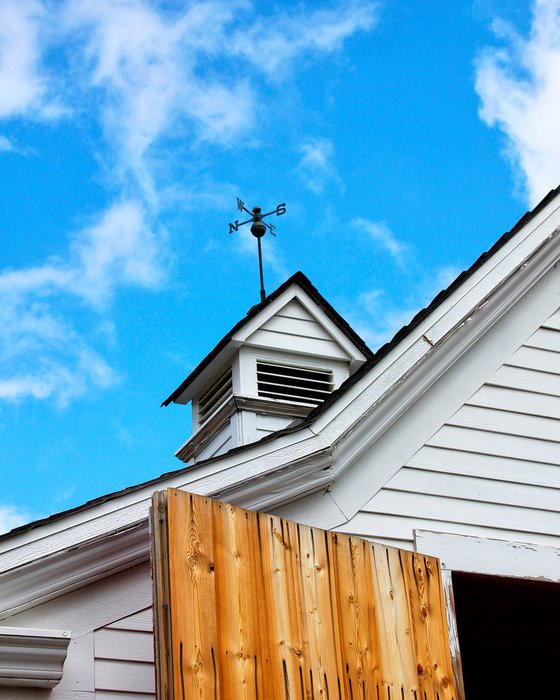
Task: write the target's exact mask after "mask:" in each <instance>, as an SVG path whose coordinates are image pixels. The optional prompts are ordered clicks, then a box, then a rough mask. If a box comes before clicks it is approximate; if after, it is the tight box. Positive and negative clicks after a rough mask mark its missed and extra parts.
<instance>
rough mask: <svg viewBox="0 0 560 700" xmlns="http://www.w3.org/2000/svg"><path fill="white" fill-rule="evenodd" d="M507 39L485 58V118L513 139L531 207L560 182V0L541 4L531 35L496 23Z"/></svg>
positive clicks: (481, 79)
mask: <svg viewBox="0 0 560 700" xmlns="http://www.w3.org/2000/svg"><path fill="white" fill-rule="evenodd" d="M493 28H494V31H495V34H496V36H497V37H498V38H499V39H502V40H503V45H502V46H501V47H500V48H489V49H487V50H486V51H485V52H484V53H483V54H482V56H481V57H480V58H479V60H478V63H477V68H476V89H477V92H478V94H479V96H480V98H481V100H482V106H481V109H480V116H481V118H482V119H483V120H484V121H485V122H486V124H488V125H489V126H497V127H498V128H499V129H500V130H501V131H502V132H503V133H504V134H505V136H506V137H507V153H508V156H509V157H510V159H511V160H512V162H513V164H514V167H515V168H516V169H517V170H518V172H519V171H520V175H521V179H522V180H523V184H524V188H525V190H526V192H527V197H528V200H529V202H530V204H531V205H534V204H536V203H537V202H538V201H539V200H540V199H541V198H542V197H543V196H544V195H545V194H546V193H547V192H548V191H549V190H550V189H552V188H553V187H556V186H557V185H558V184H560V118H559V116H558V115H559V114H560V0H535V2H534V5H533V16H532V24H531V31H530V33H529V36H527V37H522V36H519V35H518V34H516V33H515V31H514V30H513V28H511V27H509V26H507V25H505V24H504V23H498V22H496V23H495V24H494V27H493Z"/></svg>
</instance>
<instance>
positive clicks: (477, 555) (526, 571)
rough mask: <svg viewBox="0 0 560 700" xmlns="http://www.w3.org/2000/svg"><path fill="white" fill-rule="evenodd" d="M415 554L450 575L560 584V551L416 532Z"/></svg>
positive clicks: (518, 543)
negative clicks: (434, 561) (429, 557)
mask: <svg viewBox="0 0 560 700" xmlns="http://www.w3.org/2000/svg"><path fill="white" fill-rule="evenodd" d="M414 543H415V550H416V551H417V552H421V553H422V554H429V555H432V556H434V557H438V558H439V559H440V560H441V564H442V566H443V567H445V568H446V569H450V570H451V571H462V572H465V573H473V574H487V575H489V576H511V577H514V578H527V579H538V580H539V581H553V582H554V583H560V549H558V548H557V547H549V546H545V545H537V544H528V543H527V542H509V541H505V540H497V539H491V538H485V537H472V536H468V535H451V534H449V533H446V532H430V531H428V530H415V531H414Z"/></svg>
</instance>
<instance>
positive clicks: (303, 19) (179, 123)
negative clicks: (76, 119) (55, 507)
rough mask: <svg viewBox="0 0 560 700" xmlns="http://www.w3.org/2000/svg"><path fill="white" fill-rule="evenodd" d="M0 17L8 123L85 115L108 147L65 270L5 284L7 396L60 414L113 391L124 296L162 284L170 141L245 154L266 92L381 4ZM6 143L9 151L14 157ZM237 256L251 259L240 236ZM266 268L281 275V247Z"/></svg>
mask: <svg viewBox="0 0 560 700" xmlns="http://www.w3.org/2000/svg"><path fill="white" fill-rule="evenodd" d="M1 13H2V22H1V23H0V119H4V120H14V119H16V118H20V117H24V118H26V119H35V120H51V121H52V120H54V119H55V118H58V119H64V118H68V117H69V116H70V115H79V114H87V115H88V118H91V119H93V120H94V123H96V124H97V125H99V126H100V129H101V133H102V135H103V139H104V141H103V142H100V143H99V144H97V147H98V148H99V150H100V151H101V150H102V151H103V162H104V164H105V167H106V171H105V172H104V175H105V177H106V178H107V184H108V191H109V193H110V194H108V204H107V205H106V208H105V210H104V211H100V212H99V213H98V215H97V217H96V221H94V222H93V223H92V224H90V225H87V226H84V227H83V228H82V229H81V230H79V231H77V232H73V233H71V234H70V235H68V248H67V249H66V250H65V251H61V252H60V254H59V255H58V256H57V257H56V258H51V259H48V260H46V261H44V263H43V264H40V265H37V266H34V267H23V268H20V269H17V270H4V271H0V295H1V297H2V303H1V304H0V323H2V328H1V329H0V341H1V343H2V348H1V349H0V354H1V359H2V371H1V374H0V398H4V399H6V400H12V401H14V400H20V399H23V398H25V397H34V398H37V399H41V398H47V397H51V398H53V399H54V400H55V401H57V402H58V403H59V404H65V403H67V402H68V401H70V400H71V399H72V398H74V397H75V396H79V395H82V394H84V393H85V392H87V391H88V390H89V389H90V388H91V387H95V386H97V387H105V386H110V385H111V384H113V383H115V382H116V381H118V372H117V371H116V370H115V369H113V368H112V367H111V366H110V364H109V362H108V361H107V360H106V358H105V356H104V355H105V353H104V351H103V347H102V346H101V345H100V343H99V341H98V340H97V335H98V333H97V330H98V328H99V327H100V326H103V325H107V324H108V323H110V319H111V300H112V298H113V297H114V295H115V294H116V293H117V292H118V291H119V290H120V289H122V288H123V287H127V286H141V287H145V288H157V287H158V286H160V285H161V284H162V283H163V282H164V280H165V273H164V270H165V267H166V265H165V261H166V259H168V258H169V257H170V251H169V246H168V237H167V232H166V230H165V228H164V227H163V226H161V225H160V224H158V221H159V220H160V215H161V214H162V212H164V211H165V210H166V208H168V207H169V206H170V202H173V198H174V196H175V194H174V192H175V189H174V188H175V183H174V182H173V178H172V176H170V173H172V172H173V169H174V166H175V165H176V163H174V161H173V154H172V153H170V150H169V148H167V149H166V146H168V144H169V139H170V138H174V137H176V136H177V134H178V133H180V134H181V139H182V144H183V154H184V153H185V152H188V150H189V148H192V149H195V148H197V147H199V146H200V145H201V144H211V145H213V146H214V147H218V148H223V147H227V148H233V147H235V145H236V143H237V141H238V140H239V138H240V136H242V135H244V134H246V133H247V132H248V131H249V130H251V129H253V128H254V127H255V125H256V120H258V118H259V110H258V109H256V104H257V97H258V95H259V93H260V91H261V90H262V88H263V85H265V84H268V85H274V84H275V83H277V82H278V81H282V80H286V79H287V77H288V76H289V75H290V74H291V73H292V71H295V70H296V69H297V70H299V68H300V61H299V59H300V58H301V57H303V56H306V57H313V58H314V59H317V58H319V57H320V56H322V55H325V54H332V53H333V52H336V51H339V50H340V49H341V48H342V47H343V45H344V42H345V41H346V40H347V39H348V38H349V37H350V36H352V35H353V34H355V33H356V32H358V31H365V30H368V29H370V28H371V27H373V26H374V25H375V23H376V21H377V5H376V4H375V3H368V2H359V3H358V2H347V1H345V2H340V3H339V4H335V5H331V6H330V7H329V9H311V8H309V7H308V8H306V7H305V6H300V9H299V10H298V13H297V14H293V13H291V12H290V11H288V10H284V9H280V10H277V11H275V13H274V14H273V15H271V16H268V17H265V16H263V15H261V14H259V13H258V7H257V6H255V5H253V4H252V3H251V2H249V1H248V0H227V1H226V0H207V1H204V0H201V1H199V2H190V3H185V4H182V5H179V6H178V7H175V8H171V7H170V4H169V3H166V2H165V1H164V0H161V1H158V0H107V1H106V2H99V0H61V2H49V1H48V0H4V1H3V3H2V7H1ZM53 54H56V71H54V69H53V68H52V66H53V63H52V61H51V59H52V55H53ZM272 89H274V88H272ZM53 123H54V122H53ZM8 133H9V132H8ZM0 138H1V140H0V151H4V152H7V151H10V150H14V144H13V142H12V141H10V139H9V138H8V137H4V136H3V137H0ZM313 147H314V148H315V150H314V151H313V148H312V143H311V141H310V142H309V143H308V150H307V152H306V153H304V158H306V159H307V166H306V167H307V168H308V172H309V173H311V172H312V171H313V172H314V176H315V182H316V183H318V182H319V181H320V178H321V177H322V178H323V179H324V178H332V177H335V175H336V171H335V170H334V169H333V168H332V164H331V160H332V153H328V142H322V143H320V142H319V141H317V142H315V144H314V146H313ZM321 148H322V149H323V151H322V153H323V157H324V159H323V161H321ZM325 148H326V150H325ZM193 168H194V171H195V172H198V171H196V166H195V165H193ZM162 173H164V175H162ZM195 180H196V182H199V181H200V178H199V179H196V178H195ZM182 186H183V185H182ZM193 187H195V188H196V186H194V185H193ZM214 189H216V188H214ZM115 192H116V193H117V194H116V196H115V194H114V193H115ZM250 238H251V237H250ZM251 240H253V239H252V238H251ZM253 243H254V240H253ZM240 245H241V247H242V249H243V250H244V251H248V250H249V248H251V250H253V251H254V247H253V246H252V245H250V241H249V240H245V238H240ZM265 257H266V259H267V261H268V262H269V264H270V265H271V266H274V268H275V269H277V270H282V271H283V267H282V263H281V261H280V260H279V258H278V256H276V255H275V254H274V248H273V246H272V245H269V246H265ZM77 319H78V320H77Z"/></svg>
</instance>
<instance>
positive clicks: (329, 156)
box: [297, 138, 341, 194]
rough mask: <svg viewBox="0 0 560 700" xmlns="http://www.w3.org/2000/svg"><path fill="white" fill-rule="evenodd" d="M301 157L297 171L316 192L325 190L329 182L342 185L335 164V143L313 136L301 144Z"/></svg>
mask: <svg viewBox="0 0 560 700" xmlns="http://www.w3.org/2000/svg"><path fill="white" fill-rule="evenodd" d="M300 153H301V158H300V161H299V163H298V166H297V171H298V173H299V175H300V176H301V177H302V179H303V181H304V182H305V184H306V185H307V187H309V189H310V190H311V191H312V192H314V193H315V194H320V193H321V192H323V190H324V189H325V187H326V186H327V185H328V184H329V182H335V183H338V184H339V185H341V180H340V175H339V174H338V171H337V169H336V167H335V166H334V164H333V158H334V145H333V143H332V141H330V140H329V139H325V138H312V139H309V140H307V141H305V142H304V143H302V144H301V146H300Z"/></svg>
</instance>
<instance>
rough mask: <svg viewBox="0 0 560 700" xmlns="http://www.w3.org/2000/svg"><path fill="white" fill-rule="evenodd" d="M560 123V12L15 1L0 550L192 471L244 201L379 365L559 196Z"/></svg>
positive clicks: (3, 218)
mask: <svg viewBox="0 0 560 700" xmlns="http://www.w3.org/2000/svg"><path fill="white" fill-rule="evenodd" d="M559 107H560V1H559V0H537V1H535V2H525V1H523V0H501V1H500V2H498V0H457V1H456V2H455V1H454V2H437V3H436V2H433V1H432V0H385V1H383V0H380V1H379V2H368V1H366V0H363V1H362V2H352V1H351V0H348V1H341V0H332V1H331V0H328V1H323V0H320V1H316V2H313V3H311V2H291V1H285V2H282V3H273V2H258V1H255V2H250V1H249V0H242V1H239V2H237V1H236V0H212V1H210V2H203V1H198V2H197V1H192V2H179V1H178V0H176V1H174V0H159V1H157V0H56V1H54V0H53V1H49V0H0V204H1V206H0V239H1V241H2V247H1V251H2V254H1V258H0V296H1V304H0V479H1V483H0V492H1V493H2V497H1V499H0V529H4V530H5V529H9V528H10V527H14V526H16V525H18V524H21V523H23V522H25V521H28V520H30V519H35V518H38V517H43V516H45V515H49V514H51V513H54V512H58V511H61V510H65V509H67V508H71V507H73V506H76V505H79V504H80V503H83V502H84V501H86V500H88V499H91V498H95V497H97V496H100V495H102V494H104V493H107V492H110V491H114V490H117V489H121V488H124V487H126V486H130V485H132V484H135V483H138V482H141V481H145V480H147V479H150V478H153V477H156V476H158V475H159V474H161V473H164V472H167V471H170V470H173V469H176V468H178V467H180V466H181V464H180V462H178V461H177V460H176V459H175V458H174V457H173V453H174V451H175V449H176V448H177V447H179V446H180V445H181V444H182V442H184V440H185V439H186V438H187V437H188V435H189V432H190V415H189V412H188V409H185V408H184V407H180V406H170V407H168V408H165V409H164V408H160V403H161V401H162V400H163V399H165V398H166V397H167V396H168V395H169V394H170V393H171V391H172V390H173V389H174V388H175V387H176V386H177V385H178V384H179V383H180V382H181V381H182V380H183V379H184V377H185V376H186V375H187V374H188V373H189V372H190V371H191V370H192V369H193V368H194V367H195V366H196V365H197V363H198V362H199V361H200V360H201V359H202V358H203V357H204V356H205V355H206V353H207V352H208V351H209V350H210V349H211V348H212V347H213V345H214V344H216V343H217V342H218V340H219V339H220V338H221V337H222V336H223V335H224V333H225V332H227V330H229V328H230V327H231V326H232V325H233V324H234V323H235V322H237V321H238V320H239V319H240V318H241V317H242V316H243V315H244V314H245V313H246V311H247V310H248V309H249V307H251V306H252V305H253V304H255V303H256V302H258V290H259V284H258V269H257V262H256V250H255V245H254V239H252V238H251V237H250V235H249V233H248V232H247V231H245V232H244V233H242V234H233V235H228V222H229V221H232V220H234V219H235V218H236V206H235V197H236V196H240V197H241V198H242V199H243V200H244V201H245V202H247V204H248V205H249V206H254V205H257V204H258V205H261V206H263V207H266V208H271V209H272V208H274V207H275V206H276V204H278V203H280V202H286V203H287V207H288V212H287V214H286V215H285V216H283V217H282V218H279V219H277V221H276V222H275V223H276V224H277V225H278V228H277V233H278V235H277V237H276V238H271V237H270V236H267V237H265V239H264V248H265V282H266V288H267V290H268V291H271V290H272V289H274V288H276V287H277V286H278V285H279V284H280V283H281V282H282V281H284V279H286V277H287V276H289V275H290V274H292V273H293V272H295V271H296V270H298V269H299V270H302V271H303V272H304V273H305V274H306V275H307V276H308V277H309V278H310V279H311V280H312V282H313V283H314V284H315V285H316V286H317V287H318V289H319V290H320V291H321V293H322V294H323V295H324V296H325V297H326V298H327V299H328V300H329V301H330V302H331V303H332V304H333V305H334V306H335V308H336V309H337V310H338V311H339V312H340V313H341V314H342V315H343V316H345V317H346V318H347V320H348V321H349V322H350V323H351V324H352V325H353V326H354V327H355V328H356V330H357V331H358V332H359V333H360V334H361V335H362V336H363V337H364V338H365V339H366V340H367V341H368V342H369V343H370V344H371V346H372V347H373V348H375V347H376V346H378V345H379V344H380V343H382V342H383V341H385V340H387V339H388V338H389V337H390V336H391V335H392V334H393V333H394V332H395V331H396V330H397V329H398V328H399V327H400V326H401V325H403V324H404V323H406V322H407V321H408V320H409V319H410V318H411V317H412V315H413V314H414V313H415V312H416V311H417V310H418V309H419V308H421V307H422V306H424V305H425V304H426V303H427V302H428V301H429V300H430V299H431V297H433V296H434V295H435V294H436V293H437V292H438V291H439V290H440V289H441V288H443V287H445V286H446V285H447V284H448V283H449V282H450V281H451V279H452V278H453V277H454V276H456V274H458V272H459V271H460V270H462V269H464V268H465V267H468V266H469V265H470V264H471V263H472V262H473V261H474V260H475V259H476V258H477V257H478V255H479V254H480V253H481V252H483V251H484V250H486V249H487V248H488V247H489V246H490V245H491V244H492V243H493V242H494V241H495V240H496V239H497V238H498V237H499V236H500V235H501V234H502V233H503V232H504V231H505V230H507V229H509V228H511V226H512V225H513V224H514V223H515V222H516V221H517V220H518V219H519V218H520V216H521V215H522V214H523V213H524V212H525V211H526V210H527V209H529V208H531V207H532V206H533V205H534V204H536V203H537V202H538V201H539V200H540V199H541V198H542V197H543V196H544V195H545V194H546V193H547V192H548V191H549V190H550V189H551V188H553V187H555V186H557V185H558V184H559V183H560V119H558V113H559Z"/></svg>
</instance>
